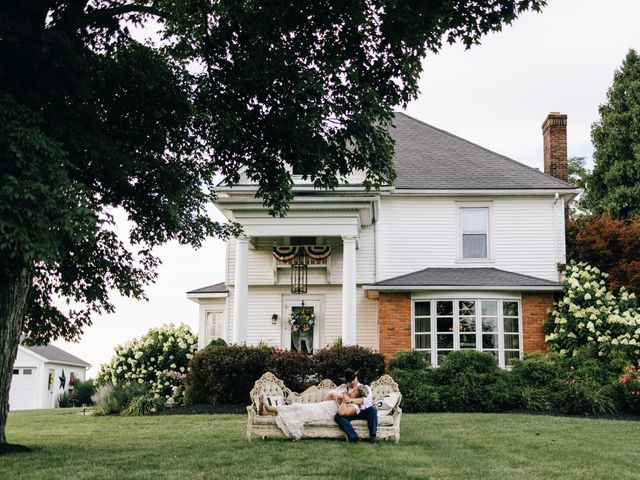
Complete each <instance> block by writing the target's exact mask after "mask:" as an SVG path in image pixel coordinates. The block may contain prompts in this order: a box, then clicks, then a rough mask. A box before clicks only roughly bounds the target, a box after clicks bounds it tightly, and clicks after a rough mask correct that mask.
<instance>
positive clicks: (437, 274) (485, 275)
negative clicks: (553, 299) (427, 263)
mask: <svg viewBox="0 0 640 480" xmlns="http://www.w3.org/2000/svg"><path fill="white" fill-rule="evenodd" d="M371 286H372V287H381V288H380V290H384V287H429V286H432V287H435V286H438V287H513V288H515V289H517V288H518V287H544V288H549V287H551V288H554V287H557V288H558V289H561V285H560V284H559V283H558V282H552V281H550V280H545V279H543V278H537V277H531V276H529V275H521V274H519V273H513V272H507V271H506V270H499V269H497V268H425V269H424V270H420V271H417V272H413V273H409V274H406V275H401V276H399V277H394V278H389V279H387V280H382V281H380V282H376V283H374V284H372V285H371Z"/></svg>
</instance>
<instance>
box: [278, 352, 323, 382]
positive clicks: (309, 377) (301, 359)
mask: <svg viewBox="0 0 640 480" xmlns="http://www.w3.org/2000/svg"><path fill="white" fill-rule="evenodd" d="M266 370H267V371H269V372H271V373H273V374H274V375H275V376H276V377H278V378H279V379H281V380H282V381H283V382H284V384H285V385H286V386H287V387H289V388H290V389H291V390H293V391H294V392H302V391H303V390H305V389H306V388H308V387H310V386H311V385H313V384H314V383H318V381H319V379H318V378H317V376H316V375H315V362H314V358H313V357H312V356H310V355H307V354H306V353H304V352H301V351H297V350H280V349H274V350H273V351H272V353H271V356H270V357H269V359H268V361H267V366H266Z"/></svg>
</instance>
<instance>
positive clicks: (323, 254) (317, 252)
mask: <svg viewBox="0 0 640 480" xmlns="http://www.w3.org/2000/svg"><path fill="white" fill-rule="evenodd" d="M304 251H305V253H306V254H307V256H308V257H310V258H313V259H314V260H324V259H325V258H328V257H329V255H331V246H330V245H305V247H304Z"/></svg>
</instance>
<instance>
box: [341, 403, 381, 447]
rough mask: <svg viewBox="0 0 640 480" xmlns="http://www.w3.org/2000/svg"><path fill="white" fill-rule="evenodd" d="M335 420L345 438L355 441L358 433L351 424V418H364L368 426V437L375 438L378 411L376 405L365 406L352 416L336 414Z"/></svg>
mask: <svg viewBox="0 0 640 480" xmlns="http://www.w3.org/2000/svg"><path fill="white" fill-rule="evenodd" d="M335 420H336V423H337V424H338V426H339V427H340V429H342V431H343V432H344V433H346V434H347V439H348V440H349V441H350V442H355V441H356V440H357V439H358V434H357V433H356V432H355V430H354V429H353V427H352V426H351V420H366V421H367V426H368V427H369V437H371V438H376V432H377V431H378V411H377V410H376V407H368V408H365V409H364V410H362V411H361V412H360V413H359V414H358V415H354V416H353V417H344V416H342V415H338V414H336V416H335Z"/></svg>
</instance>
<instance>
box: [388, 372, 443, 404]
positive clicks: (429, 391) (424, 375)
mask: <svg viewBox="0 0 640 480" xmlns="http://www.w3.org/2000/svg"><path fill="white" fill-rule="evenodd" d="M432 372H433V371H431V370H427V369H422V370H420V369H414V370H402V369H398V368H396V369H394V370H391V372H390V374H391V376H392V377H393V379H394V380H395V382H396V383H397V384H398V387H399V388H400V392H401V393H402V402H401V404H400V406H401V407H402V410H403V411H404V412H407V413H422V412H437V411H440V410H442V402H441V401H440V394H439V393H438V388H437V386H436V385H434V384H433V373H432Z"/></svg>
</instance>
